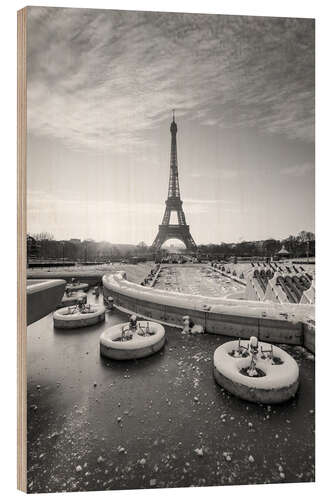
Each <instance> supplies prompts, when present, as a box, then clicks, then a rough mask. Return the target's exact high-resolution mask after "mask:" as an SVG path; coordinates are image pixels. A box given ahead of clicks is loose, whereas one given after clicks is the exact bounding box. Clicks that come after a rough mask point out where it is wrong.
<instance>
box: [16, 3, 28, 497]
mask: <svg viewBox="0 0 333 500" xmlns="http://www.w3.org/2000/svg"><path fill="white" fill-rule="evenodd" d="M26 21H27V8H24V9H21V10H19V11H18V12H17V488H18V489H19V490H21V491H24V492H26V491H27V371H26V338H27V322H26V188H27V186H26V137H27V82H26V39H27V30H26Z"/></svg>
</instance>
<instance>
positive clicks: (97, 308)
mask: <svg viewBox="0 0 333 500" xmlns="http://www.w3.org/2000/svg"><path fill="white" fill-rule="evenodd" d="M75 307H76V306H70V307H62V308H61V309H58V310H57V311H55V312H54V313H53V319H61V320H62V321H72V320H79V319H84V318H94V317H95V316H99V315H100V314H102V313H103V312H105V307H104V306H102V305H99V304H96V305H93V306H92V307H91V312H88V313H84V314H82V313H80V311H79V310H78V309H77V310H75V312H74V313H73V314H71V313H70V311H69V310H73V309H74V308H75Z"/></svg>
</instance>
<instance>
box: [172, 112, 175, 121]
mask: <svg viewBox="0 0 333 500" xmlns="http://www.w3.org/2000/svg"><path fill="white" fill-rule="evenodd" d="M172 121H175V109H173V110H172Z"/></svg>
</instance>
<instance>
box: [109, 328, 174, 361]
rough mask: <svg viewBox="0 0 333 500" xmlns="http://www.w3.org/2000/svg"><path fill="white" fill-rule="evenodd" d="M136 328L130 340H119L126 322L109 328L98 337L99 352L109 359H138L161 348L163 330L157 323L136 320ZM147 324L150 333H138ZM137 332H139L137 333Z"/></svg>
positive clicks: (163, 337)
mask: <svg viewBox="0 0 333 500" xmlns="http://www.w3.org/2000/svg"><path fill="white" fill-rule="evenodd" d="M137 324H138V327H137V330H136V331H134V333H133V337H132V339H131V340H124V341H121V336H122V331H123V329H125V330H126V331H128V325H129V324H128V323H121V324H119V325H115V326H113V327H112V328H109V329H108V330H106V331H105V332H103V333H102V335H101V337H100V352H101V354H102V355H103V356H106V357H107V358H111V359H119V360H124V359H139V358H145V357H146V356H150V355H151V354H154V353H155V352H157V351H159V350H160V349H162V347H163V346H164V343H165V330H164V328H163V326H162V325H160V324H159V323H153V322H151V321H138V323H137ZM147 325H149V331H150V332H151V334H150V335H145V336H143V335H140V334H139V333H141V332H142V331H145V330H146V328H147ZM138 332H139V333H138Z"/></svg>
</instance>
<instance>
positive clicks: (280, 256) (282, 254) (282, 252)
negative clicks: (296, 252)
mask: <svg viewBox="0 0 333 500" xmlns="http://www.w3.org/2000/svg"><path fill="white" fill-rule="evenodd" d="M288 257H290V252H288V250H287V249H286V247H285V246H284V245H282V248H281V250H279V251H278V252H277V254H276V255H275V260H280V259H288Z"/></svg>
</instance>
